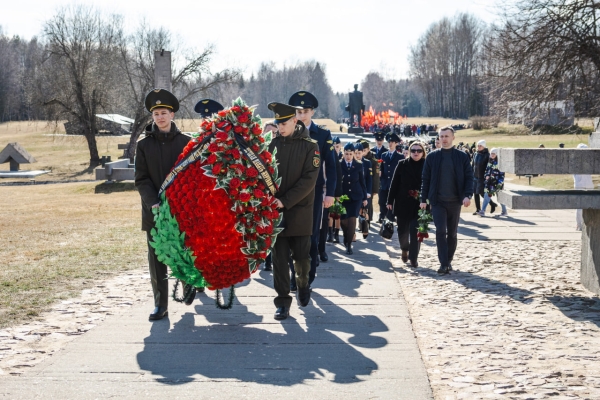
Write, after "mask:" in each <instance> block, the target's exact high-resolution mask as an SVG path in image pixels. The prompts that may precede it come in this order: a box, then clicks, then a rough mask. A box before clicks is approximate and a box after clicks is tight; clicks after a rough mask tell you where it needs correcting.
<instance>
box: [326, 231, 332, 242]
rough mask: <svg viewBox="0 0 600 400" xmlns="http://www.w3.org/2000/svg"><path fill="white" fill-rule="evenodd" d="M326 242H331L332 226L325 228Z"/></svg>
mask: <svg viewBox="0 0 600 400" xmlns="http://www.w3.org/2000/svg"><path fill="white" fill-rule="evenodd" d="M326 241H327V243H332V242H333V228H327V240H326Z"/></svg>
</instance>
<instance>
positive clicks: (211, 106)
mask: <svg viewBox="0 0 600 400" xmlns="http://www.w3.org/2000/svg"><path fill="white" fill-rule="evenodd" d="M224 108H225V107H223V106H222V105H221V103H219V102H218V101H216V100H213V99H202V100H200V101H198V102H197V103H196V105H195V106H194V111H196V112H197V113H198V114H200V116H201V117H202V118H208V117H210V116H211V115H213V114H216V113H218V112H219V111H221V110H223V109H224Z"/></svg>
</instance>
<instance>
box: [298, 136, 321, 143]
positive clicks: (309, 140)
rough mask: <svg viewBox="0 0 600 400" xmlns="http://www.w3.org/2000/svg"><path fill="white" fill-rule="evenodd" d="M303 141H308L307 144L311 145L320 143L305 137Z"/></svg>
mask: <svg viewBox="0 0 600 400" xmlns="http://www.w3.org/2000/svg"><path fill="white" fill-rule="evenodd" d="M302 139H304V140H306V141H307V142H311V143H317V144H318V143H319V142H317V141H316V140H315V139H311V138H309V137H305V138H302Z"/></svg>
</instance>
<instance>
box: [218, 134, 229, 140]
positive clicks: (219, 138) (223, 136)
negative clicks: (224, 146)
mask: <svg viewBox="0 0 600 400" xmlns="http://www.w3.org/2000/svg"><path fill="white" fill-rule="evenodd" d="M228 137H229V135H228V134H226V133H225V132H219V133H217V139H218V140H220V141H222V142H224V141H226V140H227V138H228Z"/></svg>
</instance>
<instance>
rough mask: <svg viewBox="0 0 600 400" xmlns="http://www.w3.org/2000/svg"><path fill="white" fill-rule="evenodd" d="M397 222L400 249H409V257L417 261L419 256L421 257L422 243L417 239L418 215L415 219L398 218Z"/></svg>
mask: <svg viewBox="0 0 600 400" xmlns="http://www.w3.org/2000/svg"><path fill="white" fill-rule="evenodd" d="M397 223H398V240H399V241H400V249H402V250H403V251H408V259H409V260H410V261H413V262H416V261H417V257H419V250H420V249H421V243H420V242H419V240H418V239H417V227H418V226H419V222H418V217H415V218H413V219H402V218H398V221H397Z"/></svg>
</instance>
